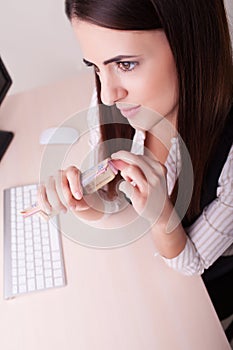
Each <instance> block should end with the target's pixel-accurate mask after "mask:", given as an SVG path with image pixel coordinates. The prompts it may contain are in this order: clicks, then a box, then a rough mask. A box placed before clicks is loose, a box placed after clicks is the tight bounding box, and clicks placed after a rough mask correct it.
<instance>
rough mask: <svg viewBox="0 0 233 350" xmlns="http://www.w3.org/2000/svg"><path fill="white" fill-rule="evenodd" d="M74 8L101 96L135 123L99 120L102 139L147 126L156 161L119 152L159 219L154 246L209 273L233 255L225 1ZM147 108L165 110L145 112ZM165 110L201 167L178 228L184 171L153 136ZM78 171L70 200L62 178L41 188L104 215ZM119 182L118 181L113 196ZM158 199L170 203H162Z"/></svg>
mask: <svg viewBox="0 0 233 350" xmlns="http://www.w3.org/2000/svg"><path fill="white" fill-rule="evenodd" d="M66 13H67V15H68V17H69V19H70V20H71V24H72V27H73V29H74V32H75V34H76V36H77V38H78V41H79V44H80V46H81V49H82V52H83V57H84V63H85V64H86V65H88V66H92V67H94V70H95V75H96V86H97V95H98V102H99V103H100V104H101V103H103V104H105V105H107V106H113V107H111V111H112V112H111V115H112V116H113V117H114V118H115V115H116V114H121V115H122V116H123V117H124V118H126V119H127V120H128V122H129V124H128V125H126V124H125V122H124V123H122V124H119V123H117V124H116V125H115V126H114V127H113V125H114V124H108V123H107V124H106V123H104V122H103V120H100V122H101V141H102V142H103V141H106V140H108V139H112V138H119V137H122V138H131V139H132V138H133V137H135V130H136V133H137V132H138V131H142V135H144V137H145V140H144V144H145V147H146V148H147V149H148V150H149V151H150V152H151V153H152V155H153V157H154V158H152V157H149V156H147V155H139V154H137V155H136V154H133V153H132V152H129V151H119V152H115V153H113V154H111V157H112V159H113V162H114V164H115V166H116V167H117V168H118V169H119V170H120V172H121V176H122V177H123V178H124V180H125V181H124V182H123V183H122V184H121V185H120V189H121V191H123V192H124V193H125V194H126V196H127V197H129V198H130V200H131V203H132V206H133V207H134V209H135V211H136V212H137V213H138V214H139V215H142V216H144V217H145V218H146V219H147V220H148V221H149V222H150V223H151V230H152V235H153V239H154V242H155V246H156V248H157V250H158V252H159V254H160V255H161V256H162V257H163V259H164V260H165V261H166V263H167V264H168V265H169V266H171V267H173V268H174V269H177V270H179V271H181V272H182V273H185V274H202V273H203V272H204V270H205V269H208V268H209V267H210V266H211V265H212V264H213V263H214V262H215V261H216V260H217V259H218V258H219V257H220V256H221V255H222V254H225V255H229V254H231V253H232V251H233V249H232V243H233V147H232V135H231V134H230V135H229V137H228V136H227V137H228V139H229V140H230V141H229V142H228V146H227V147H226V149H225V150H224V152H223V153H224V154H222V151H221V150H222V147H223V146H222V143H221V140H222V138H223V137H225V136H224V135H225V134H226V132H228V130H230V127H231V126H232V118H233V113H232V110H231V108H232V96H233V94H232V92H233V69H232V54H231V53H232V51H231V44H230V36H229V31H228V25H227V21H226V15H225V10H224V5H223V1H221V0H192V1H187V0H167V1H161V0H151V1H150V0H139V1H130V0H127V1H125V0H124V1H123V0H122V1H120V0H119V1H117V2H115V1H113V2H109V1H104V0H87V1H82V0H80V1H79V0H76V1H75V0H66ZM143 107H144V108H146V109H147V110H150V111H151V110H153V111H155V112H156V113H154V114H153V113H151V114H150V113H148V114H147V113H146V114H145V115H146V116H145V117H144V118H143V117H142V116H143V113H141V111H142V108H143ZM100 114H101V113H100ZM158 115H159V116H161V115H162V116H163V117H164V120H166V121H167V122H169V123H170V124H171V125H172V126H173V127H174V129H175V130H176V133H175V134H174V135H172V137H173V138H175V140H177V135H180V136H181V138H182V140H183V141H184V144H185V145H186V147H187V150H188V152H189V155H190V158H191V161H192V166H193V179H194V183H193V192H192V196H191V201H190V204H189V206H188V209H187V212H186V215H185V217H184V218H183V220H182V222H180V220H179V215H178V214H177V215H176V217H175V216H173V218H174V217H175V219H176V225H174V226H173V229H172V232H170V234H167V224H168V222H169V219H170V217H171V214H172V213H174V205H175V203H176V199H177V195H178V193H179V188H178V182H179V181H178V180H177V178H176V174H177V173H178V170H177V169H175V166H176V165H175V163H174V162H172V161H171V162H169V159H171V156H172V147H171V149H170V150H167V149H166V147H164V146H163V144H162V143H161V141H160V140H159V139H158V138H156V137H154V136H153V130H154V129H156V126H158V125H159V122H160V119H159V118H158ZM142 138H143V137H142ZM176 147H178V149H179V150H178V152H179V154H180V157H181V164H182V165H181V169H180V176H183V178H185V177H188V176H189V174H186V173H185V167H184V164H185V147H183V146H182V143H178V141H177V142H176ZM173 151H174V150H173ZM216 152H217V155H218V156H217V160H216V158H215V157H216ZM169 157H170V158H169ZM216 161H217V166H215V163H214V162H216ZM216 168H218V171H217V173H216V171H215V170H216ZM182 172H183V174H182ZM79 175H80V172H79V170H78V169H76V168H74V167H70V168H68V169H66V170H65V171H63V172H62V174H61V179H62V189H63V192H64V195H65V202H62V201H61V199H60V198H59V195H58V193H57V190H56V188H57V187H59V184H58V183H56V180H55V179H53V180H51V181H50V185H48V186H47V187H44V186H42V187H41V197H42V201H43V206H44V209H45V210H46V211H47V212H50V211H51V210H52V209H53V208H54V207H57V208H58V207H59V208H60V209H63V210H66V208H67V206H69V207H70V208H71V209H72V210H74V211H75V212H76V213H77V215H79V216H81V217H83V218H86V219H88V220H89V219H90V220H93V219H97V218H99V215H100V211H99V210H96V209H95V208H93V207H91V206H90V205H88V203H87V202H86V201H85V198H83V194H82V187H81V184H80V181H79ZM216 176H217V183H216V179H215V177H216ZM116 182H117V180H116V181H115V183H114V181H113V182H112V183H110V185H109V188H108V191H109V198H111V197H113V196H114V185H115V184H116ZM168 182H169V183H168ZM215 183H216V184H215ZM158 196H159V198H160V200H161V202H162V203H163V206H162V207H161V206H157V205H156V203H158V200H157V199H158ZM184 196H185V194H184ZM98 198H99V197H98ZM96 200H97V196H96ZM100 205H101V204H100ZM175 209H176V207H175ZM180 219H182V217H181V218H180Z"/></svg>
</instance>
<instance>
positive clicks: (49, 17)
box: [0, 0, 81, 94]
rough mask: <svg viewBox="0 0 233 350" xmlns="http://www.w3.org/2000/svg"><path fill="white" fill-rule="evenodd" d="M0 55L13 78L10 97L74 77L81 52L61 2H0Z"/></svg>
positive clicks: (52, 0)
mask: <svg viewBox="0 0 233 350" xmlns="http://www.w3.org/2000/svg"><path fill="white" fill-rule="evenodd" d="M0 54H1V56H2V58H3V61H4V62H5V64H6V66H7V68H8V70H9V72H10V74H11V76H12V78H13V85H12V87H11V89H10V91H9V93H10V94H12V93H16V92H19V91H23V90H28V89H31V88H34V87H37V86H41V85H47V84H49V83H50V82H54V81H58V80H62V79H63V78H67V77H69V76H72V75H74V74H75V73H76V72H77V70H79V69H80V67H81V60H80V51H79V48H78V45H77V42H76V39H75V38H74V34H73V31H72V29H71V26H70V23H69V21H68V19H67V18H66V16H65V13H64V0H20V1H16V0H5V1H3V0H2V1H1V3H0Z"/></svg>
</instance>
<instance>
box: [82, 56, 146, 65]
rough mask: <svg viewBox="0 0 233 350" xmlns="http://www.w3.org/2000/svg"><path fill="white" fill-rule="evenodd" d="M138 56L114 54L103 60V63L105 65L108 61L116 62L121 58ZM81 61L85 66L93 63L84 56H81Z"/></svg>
mask: <svg viewBox="0 0 233 350" xmlns="http://www.w3.org/2000/svg"><path fill="white" fill-rule="evenodd" d="M137 57H139V56H132V55H118V56H115V57H113V58H109V59H108V60H106V61H104V62H103V64H104V65H105V66H106V65H107V64H109V63H112V62H118V61H121V60H124V59H126V58H137ZM83 62H84V63H85V64H86V65H87V66H93V65H94V63H92V62H90V61H88V60H86V59H85V58H83Z"/></svg>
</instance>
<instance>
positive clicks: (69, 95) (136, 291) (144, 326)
mask: <svg viewBox="0 0 233 350" xmlns="http://www.w3.org/2000/svg"><path fill="white" fill-rule="evenodd" d="M80 86H81V87H80ZM91 91H92V82H91V83H90V81H89V76H88V78H84V77H83V76H81V75H80V76H79V77H78V79H74V80H72V81H67V82H66V83H64V84H60V85H57V86H53V87H46V88H44V89H37V90H34V91H30V92H27V93H24V94H20V95H15V96H11V97H9V98H8V100H7V101H6V102H5V103H4V105H3V106H2V108H1V111H0V128H1V129H5V130H12V131H14V132H15V138H14V140H13V142H12V144H11V145H10V148H9V149H8V151H7V153H6V155H5V156H4V158H3V159H2V161H1V163H0V186H1V197H0V213H1V220H0V225H1V226H0V246H1V251H2V252H3V193H2V190H3V188H7V187H10V186H15V185H20V184H27V183H34V182H37V181H38V178H39V172H40V160H41V155H42V152H43V149H44V148H43V146H41V145H39V135H40V133H41V131H42V130H44V129H45V128H47V127H50V126H55V125H57V124H60V123H62V122H63V121H64V120H65V119H66V118H67V116H69V115H71V114H72V113H74V112H76V111H78V110H79V109H83V108H86V107H87V106H88V104H89V98H90V96H91ZM77 225H78V224H77ZM77 229H78V227H77ZM63 246H64V256H65V265H66V272H67V280H68V285H67V286H66V287H64V288H61V289H53V290H49V291H45V292H38V293H34V294H30V295H26V296H21V297H18V298H15V299H13V300H9V301H5V300H4V299H3V293H2V291H3V255H2V254H1V258H0V265H1V269H0V284H1V286H0V348H1V349H4V350H29V349H30V350H41V349H43V350H55V349H56V350H65V349H69V350H77V349H80V350H109V349H111V350H142V349H146V350H170V349H175V350H187V349H189V350H227V349H230V347H229V345H228V343H227V340H226V338H225V335H224V332H223V330H222V327H221V324H220V323H219V321H218V318H217V316H216V314H215V311H214V309H213V307H212V304H211V302H210V300H209V297H208V295H207V293H206V290H205V288H204V286H203V283H202V280H201V278H200V277H185V276H182V275H180V274H178V273H176V272H174V271H172V270H171V269H169V268H168V267H167V266H166V265H165V264H164V263H163V262H162V261H161V259H160V258H159V257H154V256H153V255H154V254H153V253H154V246H153V242H152V240H151V237H150V235H149V234H147V235H145V236H144V237H142V238H141V239H139V240H137V241H136V242H134V243H132V244H130V245H127V246H125V247H122V248H118V249H108V250H101V249H91V248H87V247H84V246H82V245H80V244H77V243H74V242H73V241H71V240H70V239H68V238H67V237H63Z"/></svg>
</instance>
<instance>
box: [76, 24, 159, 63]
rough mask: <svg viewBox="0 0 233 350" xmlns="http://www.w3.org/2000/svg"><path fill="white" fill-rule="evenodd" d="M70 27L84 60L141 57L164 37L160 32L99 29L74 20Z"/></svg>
mask: <svg viewBox="0 0 233 350" xmlns="http://www.w3.org/2000/svg"><path fill="white" fill-rule="evenodd" d="M72 27H73V29H74V32H75V34H76V37H77V39H78V41H79V44H80V47H81V50H82V52H83V55H84V57H85V58H86V59H93V58H95V57H97V56H98V57H102V58H103V59H106V58H109V57H112V56H116V55H119V54H124V55H142V54H143V53H145V52H148V53H149V52H151V51H153V49H154V47H155V46H157V45H158V44H159V43H161V38H162V37H165V35H164V33H163V32H162V31H161V30H147V31H130V30H115V29H109V28H104V27H100V26H97V25H94V24H92V23H89V22H85V21H80V20H76V19H74V20H73V21H72Z"/></svg>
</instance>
